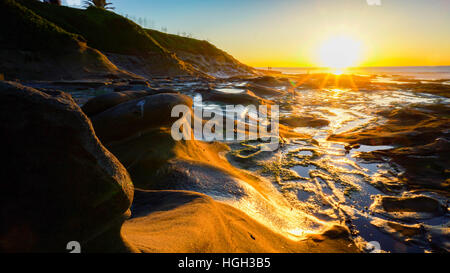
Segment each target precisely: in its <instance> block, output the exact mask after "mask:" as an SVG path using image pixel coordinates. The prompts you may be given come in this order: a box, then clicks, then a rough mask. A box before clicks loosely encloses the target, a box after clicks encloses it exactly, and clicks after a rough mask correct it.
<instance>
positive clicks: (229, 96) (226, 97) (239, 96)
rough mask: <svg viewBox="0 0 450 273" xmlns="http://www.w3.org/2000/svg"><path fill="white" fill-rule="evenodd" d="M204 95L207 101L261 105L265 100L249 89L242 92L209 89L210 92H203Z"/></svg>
mask: <svg viewBox="0 0 450 273" xmlns="http://www.w3.org/2000/svg"><path fill="white" fill-rule="evenodd" d="M202 96H203V100H205V101H216V102H223V103H229V104H233V105H239V104H242V105H249V104H253V105H259V104H262V101H263V100H262V99H261V98H260V97H258V96H256V95H255V94H254V93H253V92H251V91H249V90H244V91H243V92H242V93H236V94H233V93H225V92H220V91H217V90H209V92H202Z"/></svg>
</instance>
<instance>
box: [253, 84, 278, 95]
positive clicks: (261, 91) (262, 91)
mask: <svg viewBox="0 0 450 273" xmlns="http://www.w3.org/2000/svg"><path fill="white" fill-rule="evenodd" d="M246 87H247V89H248V90H250V91H252V92H253V93H255V94H256V95H258V96H279V95H281V94H282V92H280V91H278V90H276V89H273V88H269V87H265V86H262V85H258V84H253V83H249V84H247V85H246Z"/></svg>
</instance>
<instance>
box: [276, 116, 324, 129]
mask: <svg viewBox="0 0 450 273" xmlns="http://www.w3.org/2000/svg"><path fill="white" fill-rule="evenodd" d="M280 123H281V124H284V125H287V126H290V127H313V128H320V127H324V126H328V125H329V124H330V121H328V120H326V119H322V118H318V117H315V116H307V115H305V116H290V117H283V118H280Z"/></svg>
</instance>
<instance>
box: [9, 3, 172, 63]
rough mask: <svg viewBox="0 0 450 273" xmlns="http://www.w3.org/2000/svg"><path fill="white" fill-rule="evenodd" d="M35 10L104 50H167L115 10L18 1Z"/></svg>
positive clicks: (131, 51) (129, 52) (89, 43)
mask: <svg viewBox="0 0 450 273" xmlns="http://www.w3.org/2000/svg"><path fill="white" fill-rule="evenodd" d="M16 1H17V2H19V3H21V4H23V5H24V6H26V7H27V8H29V9H30V10H32V11H33V12H34V13H36V14H38V15H39V16H42V17H43V18H45V19H47V20H48V21H51V22H53V23H54V24H56V25H58V26H60V27H61V28H62V29H64V30H66V31H68V32H71V33H75V34H78V35H80V36H82V37H83V38H84V39H85V40H86V41H87V44H88V45H89V46H91V47H93V48H97V49H99V50H101V51H105V52H110V53H118V54H132V55H137V54H141V53H155V52H157V53H163V52H167V51H166V50H165V49H164V48H163V47H161V46H160V45H159V44H158V43H157V42H156V41H155V40H154V39H153V38H152V37H151V36H149V35H148V33H147V32H146V31H145V30H144V29H143V28H141V27H140V26H139V25H137V24H136V23H134V22H132V21H131V20H128V19H127V18H125V17H123V16H120V15H118V14H116V13H114V12H111V11H108V10H104V9H100V8H96V7H90V8H88V9H86V10H84V9H76V8H71V7H65V6H56V5H49V4H45V3H42V2H39V1H35V0H16Z"/></svg>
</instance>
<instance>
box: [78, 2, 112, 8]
mask: <svg viewBox="0 0 450 273" xmlns="http://www.w3.org/2000/svg"><path fill="white" fill-rule="evenodd" d="M84 5H85V7H86V8H88V7H92V6H93V7H97V8H102V9H114V7H111V5H112V3H108V2H106V0H86V1H84Z"/></svg>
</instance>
